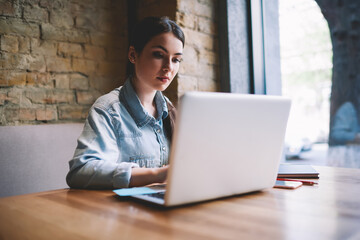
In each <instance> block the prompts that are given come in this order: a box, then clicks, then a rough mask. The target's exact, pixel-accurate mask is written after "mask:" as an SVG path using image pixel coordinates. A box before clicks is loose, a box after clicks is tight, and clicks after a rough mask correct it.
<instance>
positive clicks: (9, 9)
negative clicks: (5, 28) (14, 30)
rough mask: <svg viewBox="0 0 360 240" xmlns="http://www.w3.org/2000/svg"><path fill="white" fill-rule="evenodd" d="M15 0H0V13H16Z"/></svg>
mask: <svg viewBox="0 0 360 240" xmlns="http://www.w3.org/2000/svg"><path fill="white" fill-rule="evenodd" d="M14 2H15V1H9V0H5V1H0V15H2V16H14V15H15V13H16V8H15V4H14Z"/></svg>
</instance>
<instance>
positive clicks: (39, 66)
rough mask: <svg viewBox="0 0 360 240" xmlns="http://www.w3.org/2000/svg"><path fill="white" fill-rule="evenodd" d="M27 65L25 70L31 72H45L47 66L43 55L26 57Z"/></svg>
mask: <svg viewBox="0 0 360 240" xmlns="http://www.w3.org/2000/svg"><path fill="white" fill-rule="evenodd" d="M25 60H26V64H24V68H23V69H26V70H30V71H39V72H45V70H46V64H45V59H44V57H43V56H41V55H25Z"/></svg>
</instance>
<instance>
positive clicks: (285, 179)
mask: <svg viewBox="0 0 360 240" xmlns="http://www.w3.org/2000/svg"><path fill="white" fill-rule="evenodd" d="M277 180H280V181H293V182H302V183H303V184H304V185H314V184H318V183H317V182H313V181H305V180H298V179H288V178H277Z"/></svg>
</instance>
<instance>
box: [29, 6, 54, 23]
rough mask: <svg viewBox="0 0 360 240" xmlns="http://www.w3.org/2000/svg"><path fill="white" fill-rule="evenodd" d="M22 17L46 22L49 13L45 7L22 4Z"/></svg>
mask: <svg viewBox="0 0 360 240" xmlns="http://www.w3.org/2000/svg"><path fill="white" fill-rule="evenodd" d="M24 19H26V20H30V21H31V20H34V21H38V22H44V23H45V22H48V19H49V13H48V12H47V10H46V9H44V8H40V7H38V6H34V5H25V6H24Z"/></svg>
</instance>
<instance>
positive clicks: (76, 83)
mask: <svg viewBox="0 0 360 240" xmlns="http://www.w3.org/2000/svg"><path fill="white" fill-rule="evenodd" d="M70 89H79V90H87V89H89V80H88V78H87V77H85V76H83V75H80V74H74V75H72V76H71V80H70Z"/></svg>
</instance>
